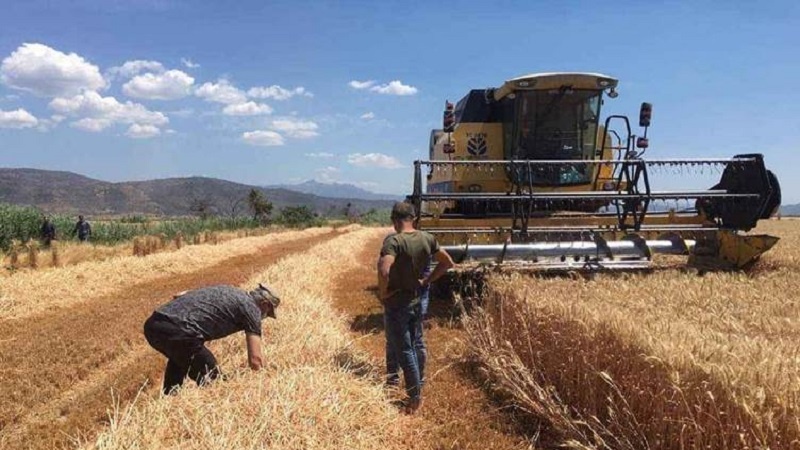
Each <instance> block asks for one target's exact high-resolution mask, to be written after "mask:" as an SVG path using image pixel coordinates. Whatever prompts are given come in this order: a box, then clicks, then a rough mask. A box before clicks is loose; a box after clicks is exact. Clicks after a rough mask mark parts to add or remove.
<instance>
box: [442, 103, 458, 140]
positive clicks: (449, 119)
mask: <svg viewBox="0 0 800 450" xmlns="http://www.w3.org/2000/svg"><path fill="white" fill-rule="evenodd" d="M455 129H456V112H455V105H453V104H452V103H450V102H447V101H446V102H444V120H443V121H442V131H444V132H445V133H452V132H453V130H455Z"/></svg>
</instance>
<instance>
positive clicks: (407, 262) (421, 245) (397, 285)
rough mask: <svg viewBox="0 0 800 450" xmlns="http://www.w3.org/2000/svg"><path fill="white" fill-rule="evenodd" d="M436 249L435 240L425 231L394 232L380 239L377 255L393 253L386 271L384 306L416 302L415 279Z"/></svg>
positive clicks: (420, 275)
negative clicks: (386, 292) (388, 294)
mask: <svg viewBox="0 0 800 450" xmlns="http://www.w3.org/2000/svg"><path fill="white" fill-rule="evenodd" d="M438 251H439V243H437V242H436V238H435V237H433V235H432V234H430V233H427V232H425V231H411V232H408V233H395V234H392V235H389V236H387V237H386V239H384V241H383V247H382V248H381V256H386V255H391V256H394V264H392V268H391V269H390V270H389V286H388V289H389V292H390V293H392V295H391V297H390V298H389V299H387V300H386V305H387V306H399V305H402V304H410V305H413V304H415V303H417V302H419V298H418V297H419V293H418V292H417V288H418V287H419V279H420V277H422V272H423V271H424V270H425V268H426V267H427V266H428V264H429V263H430V259H431V255H433V254H434V253H436V252H438Z"/></svg>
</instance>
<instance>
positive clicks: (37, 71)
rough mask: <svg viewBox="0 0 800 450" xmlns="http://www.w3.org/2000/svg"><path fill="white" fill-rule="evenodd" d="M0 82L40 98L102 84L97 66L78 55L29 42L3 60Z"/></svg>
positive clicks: (103, 84) (103, 81) (96, 87)
mask: <svg viewBox="0 0 800 450" xmlns="http://www.w3.org/2000/svg"><path fill="white" fill-rule="evenodd" d="M0 81H2V82H3V83H4V84H5V85H7V86H9V87H11V88H14V89H19V90H22V91H27V92H30V93H33V94H35V95H38V96H41V97H58V96H68V95H76V94H79V93H80V92H81V91H83V90H93V91H94V90H99V89H103V88H105V87H106V80H105V79H104V78H103V76H102V75H100V70H99V69H98V68H97V66H95V65H94V64H91V63H89V62H88V61H86V60H85V59H84V58H83V57H81V56H80V55H77V54H75V53H70V54H66V53H62V52H60V51H58V50H55V49H52V48H50V47H48V46H46V45H43V44H31V43H26V44H22V45H21V46H20V47H18V48H17V49H16V50H15V51H14V52H13V53H11V55H10V56H8V57H6V58H5V59H4V60H3V63H2V65H0Z"/></svg>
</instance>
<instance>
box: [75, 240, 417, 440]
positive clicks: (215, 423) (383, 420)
mask: <svg viewBox="0 0 800 450" xmlns="http://www.w3.org/2000/svg"><path fill="white" fill-rule="evenodd" d="M374 233H381V231H380V230H374V229H369V230H361V231H358V232H354V233H350V234H347V235H344V236H341V237H339V238H336V239H333V240H331V241H329V242H327V243H325V244H322V245H319V246H317V247H315V248H314V249H312V250H311V251H309V252H307V253H305V254H302V255H297V256H291V257H288V258H286V259H284V260H282V261H280V262H279V263H277V264H275V265H273V266H272V267H270V268H269V269H268V270H267V271H265V272H263V273H261V274H259V275H257V276H256V277H254V278H253V279H252V280H251V281H250V282H249V283H248V285H252V284H254V283H256V282H259V281H266V282H268V283H270V285H271V286H273V287H274V288H276V289H277V290H278V291H279V292H280V294H281V297H282V299H283V301H282V303H281V307H280V309H279V311H278V317H279V318H278V320H275V321H272V320H267V321H265V336H264V344H265V355H266V359H267V361H268V364H267V368H266V369H265V370H262V371H260V372H250V371H248V370H247V369H243V368H240V366H241V365H242V364H243V363H244V361H245V359H246V356H245V352H244V342H243V341H244V339H243V338H242V336H238V335H237V336H232V337H230V338H226V339H224V340H223V341H221V342H218V343H215V345H213V346H212V349H213V350H214V351H215V353H216V354H217V355H218V357H220V359H221V360H222V364H223V368H225V369H227V370H228V372H229V373H231V372H232V373H233V376H232V377H231V379H229V380H227V381H225V382H218V383H214V384H212V385H211V386H208V387H206V388H203V389H198V388H196V387H194V386H187V387H186V388H185V389H183V390H182V391H181V392H180V394H179V395H177V396H175V397H169V398H164V397H157V398H151V397H146V398H140V400H139V401H138V403H137V404H136V405H135V406H134V407H133V408H130V409H128V410H122V411H121V410H117V411H116V413H115V414H114V420H113V421H112V424H111V426H110V427H109V428H108V429H107V430H106V431H105V432H103V433H102V434H101V435H100V436H99V437H98V438H97V440H96V441H95V442H91V443H88V444H87V447H88V448H97V449H118V448H197V449H201V448H202V449H206V448H231V449H233V448H236V449H251V448H252V449H258V448H280V449H308V448H350V449H376V448H408V444H407V443H406V442H404V439H405V436H406V435H405V431H404V427H403V424H404V423H405V421H407V420H409V419H407V418H405V417H402V416H401V415H400V414H399V412H398V410H397V409H396V408H395V407H393V406H392V405H391V404H390V403H389V402H388V401H387V397H386V394H385V392H384V390H383V388H382V386H381V383H380V382H376V380H379V379H380V378H379V377H378V376H377V375H367V376H361V377H359V376H356V375H354V373H353V372H352V371H351V370H350V364H359V363H360V362H361V361H362V360H363V358H365V357H364V356H363V355H358V354H357V352H355V351H354V350H353V346H352V345H351V341H350V337H349V334H348V330H347V327H346V324H345V322H344V320H343V319H342V317H340V316H339V315H338V314H337V313H336V312H335V311H334V310H333V308H332V306H331V302H330V298H329V296H330V292H331V291H332V286H331V282H332V280H334V279H336V276H337V275H338V274H340V273H343V272H344V271H346V270H348V269H349V268H350V267H352V266H354V265H355V264H356V260H355V253H356V252H357V249H359V248H360V247H359V244H360V243H362V242H363V241H364V240H365V239H366V238H367V237H369V236H371V235H372V234H374Z"/></svg>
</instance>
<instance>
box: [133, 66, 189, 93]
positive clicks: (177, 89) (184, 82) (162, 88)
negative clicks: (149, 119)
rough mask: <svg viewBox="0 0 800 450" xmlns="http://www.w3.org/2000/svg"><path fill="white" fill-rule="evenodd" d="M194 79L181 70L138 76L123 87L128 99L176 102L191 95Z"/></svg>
mask: <svg viewBox="0 0 800 450" xmlns="http://www.w3.org/2000/svg"><path fill="white" fill-rule="evenodd" d="M193 84H194V78H192V77H190V76H189V75H187V74H186V73H185V72H181V71H180V70H168V71H166V72H164V73H160V74H153V73H146V74H144V75H137V76H135V77H133V79H131V80H130V81H128V82H127V83H125V84H124V85H123V86H122V92H124V93H125V95H127V96H128V97H133V98H142V99H147V100H175V99H179V98H183V97H186V96H187V95H189V94H190V93H191V90H192V85H193Z"/></svg>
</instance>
